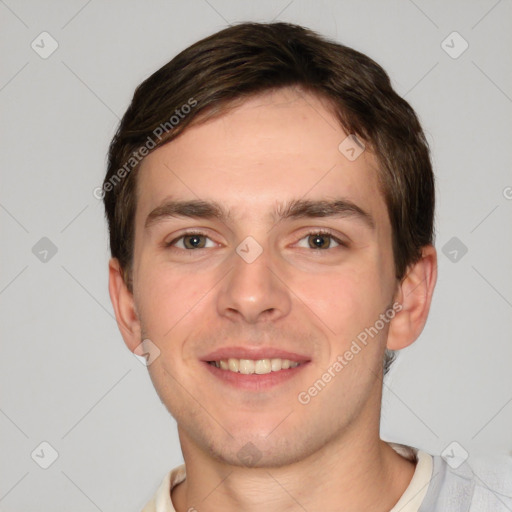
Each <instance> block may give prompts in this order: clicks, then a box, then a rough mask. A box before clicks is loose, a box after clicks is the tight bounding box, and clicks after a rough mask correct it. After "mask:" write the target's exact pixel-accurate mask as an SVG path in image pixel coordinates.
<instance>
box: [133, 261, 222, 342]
mask: <svg viewBox="0 0 512 512" xmlns="http://www.w3.org/2000/svg"><path fill="white" fill-rule="evenodd" d="M141 268H144V270H143V271H142V272H141V273H140V275H139V276H138V277H139V283H140V286H139V287H138V293H137V301H138V310H139V314H140V319H141V322H142V324H143V327H144V329H145V331H146V333H147V335H148V337H150V338H151V336H153V337H154V338H155V339H156V340H160V341H161V342H162V343H165V341H166V340H167V339H169V338H170V337H173V334H174V333H175V332H176V330H177V329H178V328H179V327H183V326H186V325H187V324H190V321H191V318H193V317H194V315H197V313H198V310H200V309H201V307H202V304H203V302H204V301H207V300H208V292H209V291H210V290H211V289H212V288H213V287H214V284H215V282H214V280H213V279H210V278H208V276H206V275H201V274H197V273H191V274H188V273H187V272H186V271H184V270H183V269H180V271H179V272H177V271H176V270H174V269H172V268H170V267H169V268H166V267H165V265H163V266H162V265H158V266H157V265H145V266H144V267H142V266H141Z"/></svg>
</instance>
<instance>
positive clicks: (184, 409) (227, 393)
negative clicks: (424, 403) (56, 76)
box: [103, 23, 512, 512]
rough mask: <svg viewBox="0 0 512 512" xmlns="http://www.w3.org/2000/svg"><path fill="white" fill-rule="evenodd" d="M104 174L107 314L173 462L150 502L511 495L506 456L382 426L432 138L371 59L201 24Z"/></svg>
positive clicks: (413, 326) (298, 38)
mask: <svg viewBox="0 0 512 512" xmlns="http://www.w3.org/2000/svg"><path fill="white" fill-rule="evenodd" d="M103 191H104V201H105V207H106V213H107V219H108V222H109V229H110V245H111V252H112V259H111V261H110V267H109V269H110V295H111V299H112V303H113V306H114V310H115V314H116V318H117V321H118V325H119V328H120V330H121V333H122V335H123V338H124V340H125V343H126V345H127V346H128V347H129V349H130V350H131V351H133V352H135V353H139V354H142V353H144V354H145V355H146V357H147V359H148V369H149V372H150V376H151V379H152V381H153V384H154V386H155V389H156V390H157V392H158V394H159V396H160V398H161V400H162V402H163V403H164V404H165V405H166V407H167V408H168V410H169V412H170V413H171V414H172V415H173V416H174V418H175V419H176V421H177V424H178V433H179V438H180V443H181V447H182V451H183V456H184V460H185V465H184V466H180V467H179V468H176V469H174V470H173V471H171V472H170V473H169V474H168V475H167V476H166V477H165V478H164V480H163V482H162V484H161V486H160V488H159V489H158V491H157V493H156V495H155V496H154V498H153V499H152V500H151V502H150V503H148V505H147V507H146V508H145V509H144V510H145V511H147V512H149V511H159V512H163V511H172V510H176V511H178V512H184V511H186V510H197V511H200V512H201V511H214V510H226V511H230V510H244V511H251V510H265V511H283V510H308V511H312V510H351V511H363V510H364V511H366V512H368V511H375V512H384V511H386V512H387V511H393V512H398V511H402V512H411V511H421V512H426V511H434V510H438V511H440V510H442V511H443V512H447V511H459V510H460V511H462V510H464V511H467V510H472V511H473V510H474V511H476V510H478V511H482V510H489V511H491V510H492V511H493V512H496V511H498V510H507V509H509V510H512V498H510V496H512V490H511V489H510V486H511V485H510V482H508V483H507V479H506V478H507V477H506V476H505V471H507V472H509V475H510V472H511V469H510V467H511V464H510V463H507V464H508V466H506V464H503V465H502V466H496V465H494V466H493V467H492V468H489V467H486V468H485V474H486V475H487V476H486V480H485V481H484V480H482V479H481V478H480V476H479V474H480V473H479V474H477V473H476V471H474V469H473V468H472V467H471V466H470V465H469V464H467V463H465V464H462V465H461V466H460V467H459V468H458V469H457V470H455V469H452V468H451V467H450V466H448V465H447V464H446V463H445V462H444V461H443V459H441V458H439V457H432V456H430V455H428V454H426V453H424V452H422V451H421V450H416V449H414V448H410V447H406V446H401V445H391V444H389V443H386V442H384V441H382V440H381V439H380V437H379V421H380V403H381V396H382V379H383V375H384V373H385V371H386V369H387V368H388V366H389V364H390V360H391V357H390V354H391V353H390V352H389V351H394V350H399V349H402V348H404V347H406V346H408V345H410V344H411V343H413V342H414V341H415V339H416V338H417V337H418V336H419V334H420V333H421V331H422V329H423V326H424V324H425V321H426V319H427V315H428V311H429V307H430V303H431V298H432V293H433V290H434V286H435V282H436V275H437V264H436V251H435V249H434V247H433V245H432V244H433V216H434V178H433V173H432V168H431V163H430V157H429V150H428V146H427V143H426V141H425V137H424V134H423V132H422V129H421V127H420V124H419V122H418V120H417V117H416V115H415V114H414V112H413V110H412V109H411V107H410V106H409V105H408V104H407V103H406V102H405V101H404V100H403V99H402V98H400V97H399V96H398V95H397V94H396V93H395V92H394V91H393V89H392V88H391V85H390V82H389V79H388V77H387V75H386V73H385V72H384V71H383V70H382V68H380V67H379V66H378V65H377V64H376V63H375V62H373V61H372V60H371V59H369V58H368V57H366V56H364V55H362V54H360V53H358V52H356V51H354V50H352V49H349V48H347V47H344V46H341V45H339V44H336V43H333V42H329V41H326V40H324V39H322V38H321V37H319V36H317V35H316V34H314V33H312V32H311V31H309V30H306V29H304V28H302V27H298V26H294V25H288V24H283V23H274V24H257V23H246V24H241V25H237V26H232V27H230V28H228V29H225V30H223V31H221V32H219V33H217V34H214V35H212V36H210V37H208V38H206V39H204V40H202V41H199V42H198V43H196V44H194V45H193V46H191V47H190V48H188V49H186V50H185V51H183V52H182V53H181V54H179V55H178V56H177V57H175V58H174V59H173V60H172V61H171V62H169V63H168V64H166V65H165V66H164V67H163V68H161V69H160V70H159V71H157V72H156V73H154V74H153V75H152V76H151V77H149V78H148V79H147V80H146V81H145V82H144V83H142V84H141V85H140V86H139V87H138V88H137V90H136V92H135V95H134V98H133V100H132V103H131V105H130V107H129V109H128V110H127V112H126V114H125V115H124V117H123V119H122V121H121V124H120V127H119V129H118V132H117V134H116V136H115V137H114V140H113V141H112V144H111V147H110V152H109V166H108V171H107V175H106V177H105V181H104V184H103ZM508 478H509V480H510V476H509V477H508ZM507 494H508V497H507ZM507 507H508V508H507Z"/></svg>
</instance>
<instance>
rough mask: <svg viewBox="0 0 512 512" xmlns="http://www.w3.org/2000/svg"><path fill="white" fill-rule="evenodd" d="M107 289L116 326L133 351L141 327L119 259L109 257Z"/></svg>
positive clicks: (138, 343)
mask: <svg viewBox="0 0 512 512" xmlns="http://www.w3.org/2000/svg"><path fill="white" fill-rule="evenodd" d="M108 273H109V279H108V291H109V293H110V300H111V301H112V306H113V307H114V313H115V315H116V321H117V326H118V327H119V330H120V331H121V335H122V336H123V339H124V342H125V343H126V346H127V347H128V348H129V349H130V350H131V351H132V352H133V351H134V350H135V349H136V348H137V346H139V345H140V343H141V327H140V321H139V317H138V315H137V311H136V309H135V302H134V300H133V293H132V292H131V291H130V290H128V287H127V286H126V283H125V282H124V279H123V273H122V270H121V266H120V264H119V260H118V259H117V258H111V259H110V261H109V264H108Z"/></svg>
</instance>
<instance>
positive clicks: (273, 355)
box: [201, 347, 310, 363]
mask: <svg viewBox="0 0 512 512" xmlns="http://www.w3.org/2000/svg"><path fill="white" fill-rule="evenodd" d="M230 357H232V358H234V359H254V360H259V359H289V360H290V361H296V362H298V363H305V362H307V361H309V360H310V358H309V357H307V356H305V355H303V354H297V353H296V352H289V351H287V350H282V349H279V348H275V347H267V348H265V347H223V348H219V349H217V350H214V351H213V352H210V353H209V354H207V355H206V356H204V357H202V358H201V359H202V360H203V361H220V360H221V359H229V358H230Z"/></svg>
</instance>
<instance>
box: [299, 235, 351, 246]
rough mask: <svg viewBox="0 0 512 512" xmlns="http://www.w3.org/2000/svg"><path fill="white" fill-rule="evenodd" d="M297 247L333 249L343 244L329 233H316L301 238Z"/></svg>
mask: <svg viewBox="0 0 512 512" xmlns="http://www.w3.org/2000/svg"><path fill="white" fill-rule="evenodd" d="M297 245H298V247H303V248H306V249H333V248H334V247H337V246H339V245H345V244H343V242H342V241H341V240H339V239H337V238H336V237H334V236H333V235H332V234H331V233H325V232H316V233H309V234H308V235H307V236H305V237H304V238H301V239H300V240H299V242H298V244H297Z"/></svg>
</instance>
